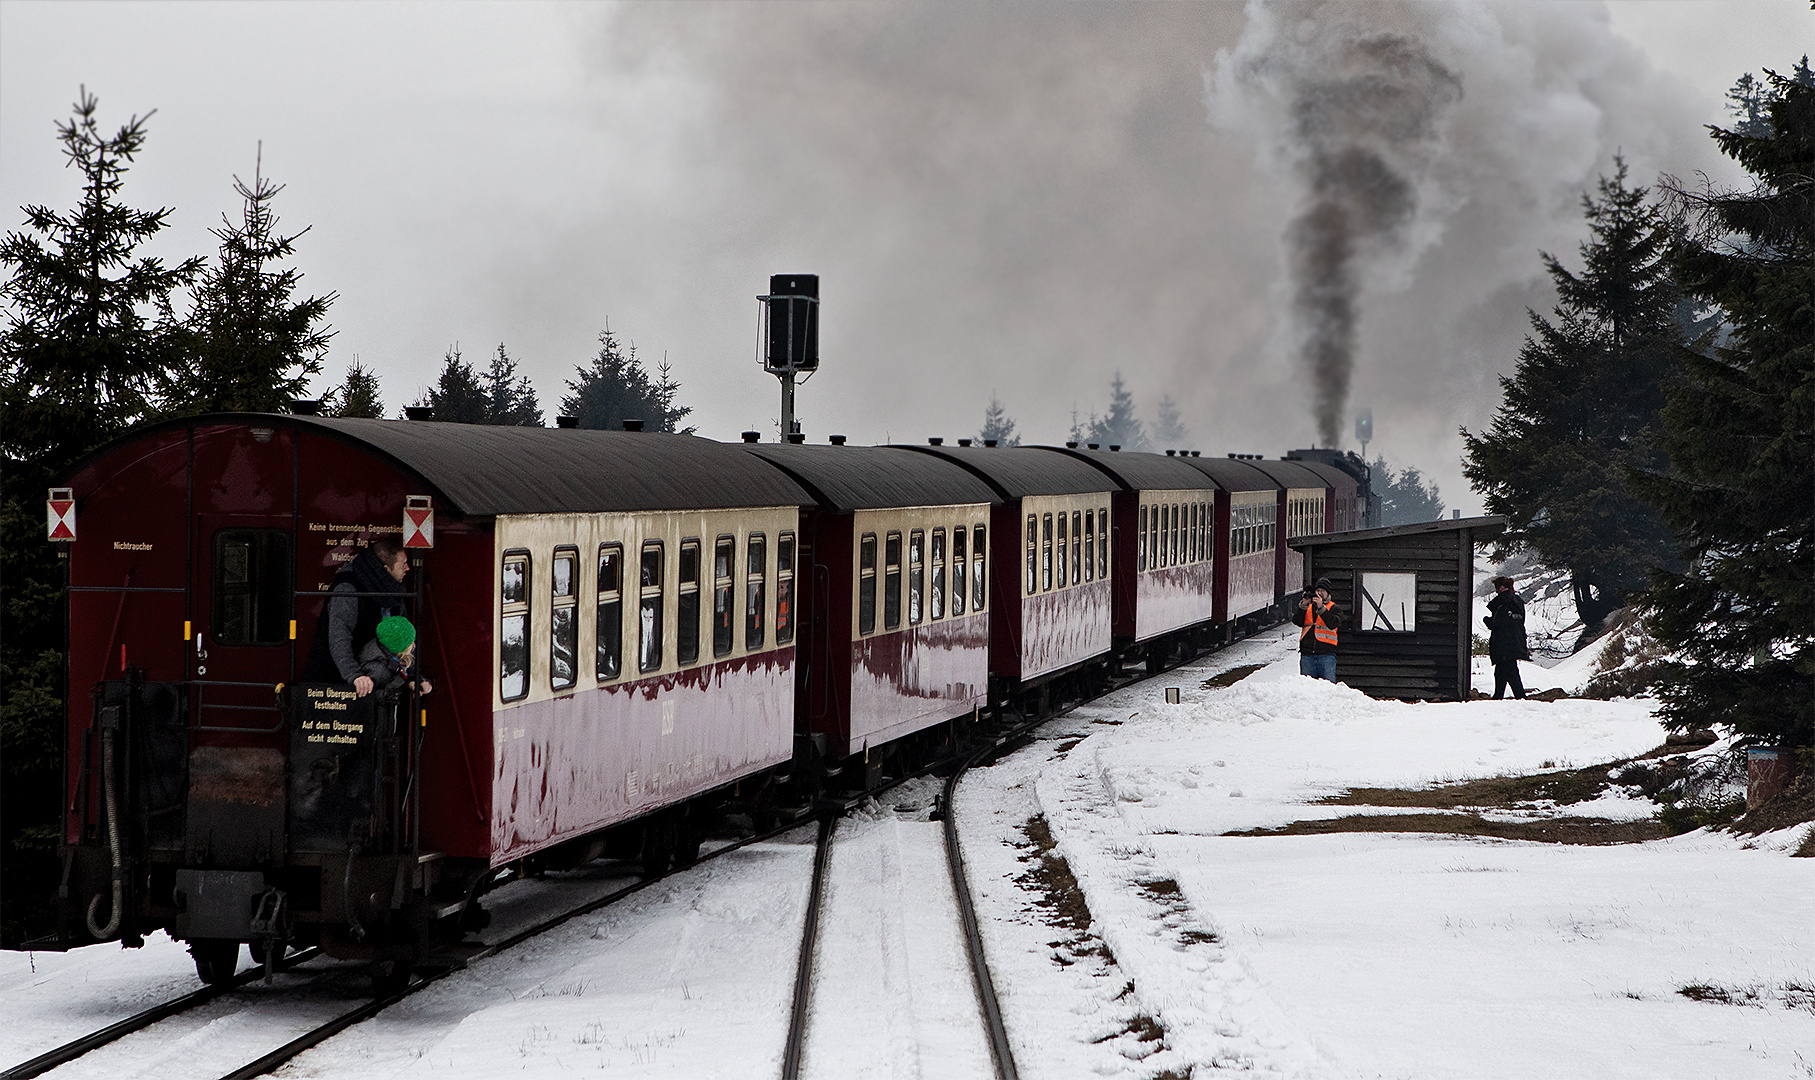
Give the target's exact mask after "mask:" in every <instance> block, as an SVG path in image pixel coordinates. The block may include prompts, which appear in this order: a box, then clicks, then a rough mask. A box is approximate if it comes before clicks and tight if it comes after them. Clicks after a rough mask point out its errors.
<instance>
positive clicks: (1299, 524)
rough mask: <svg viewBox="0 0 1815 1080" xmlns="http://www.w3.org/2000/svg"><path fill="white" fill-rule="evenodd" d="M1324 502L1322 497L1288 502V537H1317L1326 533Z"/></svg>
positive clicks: (1289, 500)
mask: <svg viewBox="0 0 1815 1080" xmlns="http://www.w3.org/2000/svg"><path fill="white" fill-rule="evenodd" d="M1323 515H1324V500H1323V499H1322V498H1321V497H1318V498H1308V499H1287V500H1286V535H1287V536H1289V537H1290V536H1315V535H1316V534H1318V533H1321V532H1323V531H1324V517H1323Z"/></svg>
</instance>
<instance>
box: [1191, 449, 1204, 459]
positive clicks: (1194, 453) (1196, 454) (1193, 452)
mask: <svg viewBox="0 0 1815 1080" xmlns="http://www.w3.org/2000/svg"><path fill="white" fill-rule="evenodd" d="M1191 456H1192V457H1202V456H1203V455H1202V454H1199V453H1198V452H1197V451H1196V450H1193V451H1191Z"/></svg>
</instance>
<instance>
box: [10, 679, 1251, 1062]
mask: <svg viewBox="0 0 1815 1080" xmlns="http://www.w3.org/2000/svg"><path fill="white" fill-rule="evenodd" d="M1211 651H1216V650H1206V651H1204V652H1198V651H1191V652H1189V653H1188V654H1187V655H1185V656H1183V657H1181V658H1179V659H1177V660H1176V661H1174V662H1172V663H1168V664H1166V665H1164V666H1163V667H1160V668H1158V669H1156V670H1149V671H1147V672H1145V673H1142V674H1139V675H1132V676H1118V677H1116V678H1113V679H1111V680H1110V683H1109V685H1108V686H1107V687H1106V688H1104V689H1102V690H1100V691H1098V692H1096V693H1093V694H1090V695H1089V696H1087V697H1084V698H1081V699H1078V700H1076V701H1074V702H1072V703H1071V704H1070V705H1067V706H1066V707H1064V708H1061V709H1058V710H1056V711H1055V712H1053V713H1051V714H1049V715H1045V716H1039V717H1034V718H1028V719H1023V720H1021V721H1020V722H1018V723H1016V724H1013V725H1011V726H1010V727H1007V728H1005V729H1002V730H1001V731H999V732H997V733H995V734H993V735H991V736H988V737H986V741H984V742H983V743H982V745H980V746H976V747H974V748H970V749H967V750H965V751H963V752H961V753H960V754H958V755H955V756H954V757H953V758H948V759H945V760H944V761H941V762H938V763H935V764H934V765H931V766H928V767H926V768H924V769H921V770H918V771H916V772H914V773H911V774H909V775H908V776H904V777H902V778H899V779H895V780H891V781H890V782H888V783H886V784H884V785H883V786H881V787H879V788H876V789H874V790H872V791H867V792H864V793H863V794H862V795H859V796H854V797H850V798H847V799H841V800H835V801H826V802H824V803H822V804H821V807H820V809H819V813H818V815H817V820H818V829H819V834H818V842H817V848H816V851H815V855H814V872H813V880H812V884H811V886H810V892H809V900H808V910H807V918H806V924H805V927H804V928H803V933H802V939H801V946H800V953H799V958H798V965H797V970H796V977H795V990H794V998H793V1006H792V1010H791V1014H790V1022H789V1031H788V1036H787V1043H786V1048H785V1052H784V1055H783V1069H782V1076H783V1078H784V1080H798V1078H799V1076H800V1069H801V1067H802V1064H803V1060H804V1058H803V1050H804V1046H805V1036H806V1031H807V1026H808V1018H809V1014H810V1010H811V1004H812V970H813V959H814V956H815V951H816V948H817V942H818V923H819V917H820V914H821V912H822V911H823V903H822V899H823V894H824V888H825V877H826V867H827V864H828V863H829V861H830V852H831V839H832V834H833V829H834V826H835V825H836V822H837V820H838V818H839V817H840V816H842V814H843V813H844V812H845V811H847V810H849V809H850V808H851V807H853V806H856V805H857V804H858V803H859V802H861V801H862V800H863V799H867V798H874V797H876V796H878V795H880V794H883V793H885V792H887V791H888V790H890V789H891V788H894V787H896V786H897V785H899V784H901V783H903V782H905V781H906V780H909V779H914V778H917V777H922V776H926V775H929V774H934V773H937V772H939V771H942V770H946V769H949V770H950V772H949V773H948V774H947V775H946V777H945V782H944V787H943V790H942V793H941V796H940V803H939V806H940V811H941V815H942V818H943V833H944V846H945V853H946V861H947V866H948V869H949V871H950V874H951V879H952V887H953V891H954V894H955V895H956V897H957V905H958V916H959V923H960V926H961V929H962V934H963V939H964V944H965V952H966V955H967V957H968V959H969V963H970V968H971V979H972V984H973V986H974V988H975V993H976V997H977V1007H978V1011H979V1014H980V1017H981V1019H982V1025H983V1029H984V1032H985V1035H986V1038H987V1041H988V1046H989V1052H990V1058H991V1061H992V1064H993V1066H994V1069H995V1075H996V1076H997V1078H998V1080H1017V1078H1018V1075H1019V1074H1018V1072H1017V1070H1016V1066H1015V1061H1014V1056H1013V1051H1012V1048H1011V1047H1010V1044H1009V1040H1008V1033H1007V1028H1006V1026H1005V1025H1004V1023H1003V1019H1002V1012H1001V1008H1000V1005H999V1003H998V1001H997V999H996V994H995V988H994V984H993V981H992V979H991V976H990V972H989V966H988V962H987V958H986V956H985V953H984V947H983V939H982V935H981V930H980V925H979V922H978V919H977V915H976V911H975V906H974V903H973V901H972V897H971V891H970V886H969V881H968V878H967V876H966V873H965V869H964V859H963V853H962V850H961V848H960V845H959V838H958V831H957V822H956V819H955V816H954V815H953V814H952V812H951V811H952V805H953V795H954V794H955V792H956V790H957V785H958V782H959V781H960V780H961V779H962V777H963V775H964V773H965V772H966V771H967V770H969V769H970V768H972V767H974V766H976V765H978V764H981V763H983V762H986V761H989V760H992V759H994V758H996V757H1000V756H1002V755H1004V754H1006V753H1009V752H1011V751H1013V750H1015V749H1018V748H1020V747H1021V746H1023V745H1025V744H1026V743H1027V742H1028V741H1029V740H1030V739H1031V738H1032V736H1033V733H1034V732H1035V731H1036V730H1037V729H1038V728H1039V727H1040V726H1042V725H1043V724H1045V723H1047V722H1049V721H1051V720H1055V719H1058V718H1059V717H1062V716H1065V715H1066V714H1068V713H1070V712H1071V711H1072V710H1074V709H1076V708H1077V707H1079V706H1080V705H1084V704H1088V703H1089V702H1091V701H1095V700H1097V699H1098V698H1100V697H1102V696H1104V695H1106V694H1109V693H1113V692H1114V691H1116V690H1120V689H1122V688H1123V687H1126V686H1130V685H1133V684H1134V683H1137V682H1142V681H1145V680H1146V679H1150V678H1153V677H1155V676H1157V675H1159V674H1162V673H1164V672H1165V671H1169V670H1171V669H1172V668H1174V667H1178V666H1181V665H1183V664H1186V663H1190V662H1192V661H1193V660H1196V659H1198V658H1200V657H1202V656H1203V655H1206V653H1207V652H1211ZM803 824H805V822H804V821H802V820H795V821H790V822H787V823H785V824H782V825H778V826H776V827H775V828H772V829H768V830H765V831H763V832H759V833H757V834H755V835H752V836H749V837H745V838H742V839H739V840H736V841H733V842H731V843H728V844H725V845H724V846H722V847H718V848H715V849H713V850H711V851H708V852H704V853H702V854H701V855H700V858H699V860H698V861H699V862H705V861H707V860H708V859H713V858H717V857H719V856H721V855H725V854H729V853H730V852H732V851H735V850H737V849H739V848H742V847H746V846H748V845H750V844H755V843H760V842H762V841H766V840H770V839H774V838H775V837H778V836H781V835H782V834H784V833H788V832H791V831H793V830H795V829H798V828H801V827H802V826H803ZM694 865H697V863H695V864H694ZM684 869H687V868H677V869H675V870H672V871H669V872H668V873H665V874H662V875H659V876H655V877H649V878H644V879H642V880H639V881H636V882H634V883H632V884H629V885H626V886H623V887H621V888H617V889H614V890H611V891H609V892H607V893H605V894H604V895H602V896H598V897H596V898H594V899H591V900H588V901H586V902H584V903H582V904H579V905H577V906H574V907H572V908H569V909H567V910H564V911H562V912H560V913H558V914H556V915H554V916H552V917H549V918H545V919H543V920H541V921H538V922H536V923H534V924H533V925H530V926H528V927H525V928H523V929H521V930H518V931H516V932H515V933H512V934H510V935H508V936H506V937H504V938H502V939H500V940H498V941H495V942H492V943H489V944H486V945H484V946H482V947H480V948H478V949H476V950H471V951H468V952H465V953H464V954H463V955H462V956H461V957H460V958H459V960H458V962H453V963H448V964H445V965H442V966H438V967H435V968H432V969H431V970H430V971H429V972H428V973H427V974H423V975H419V976H418V977H417V978H416V979H415V980H414V981H412V982H411V983H410V984H409V985H407V986H405V987H404V988H403V989H402V990H399V991H397V992H395V993H392V994H389V995H385V996H381V997H378V998H375V999H372V1000H369V1001H365V1002H362V1003H361V1004H359V1005H358V1006H356V1007H354V1008H351V1009H348V1010H346V1011H344V1012H342V1013H340V1014H339V1015H337V1016H335V1017H333V1018H332V1019H330V1020H328V1021H326V1022H325V1023H322V1024H319V1025H317V1026H316V1027H314V1028H312V1029H310V1030H309V1031H307V1032H304V1033H303V1034H301V1035H298V1036H296V1037H295V1038H293V1039H291V1040H289V1041H288V1042H286V1043H284V1044H283V1045H281V1046H279V1047H277V1048H276V1049H273V1050H271V1051H270V1052H269V1053H266V1054H264V1055H262V1056H261V1057H259V1058H257V1059H256V1060H254V1061H251V1062H249V1063H247V1064H246V1065H243V1066H241V1067H239V1068H237V1069H234V1070H232V1071H230V1072H228V1073H225V1074H224V1075H223V1076H222V1078H221V1080H252V1078H254V1077H260V1076H264V1075H267V1074H268V1073H270V1072H272V1071H273V1070H275V1069H277V1068H279V1067H280V1066H282V1065H283V1064H284V1063H285V1062H288V1061H290V1060H291V1059H293V1058H295V1057H297V1056H298V1055H300V1054H302V1053H304V1052H305V1051H307V1050H309V1049H311V1048H313V1047H315V1046H318V1045H320V1044H321V1043H323V1042H326V1041H327V1040H328V1039H331V1038H333V1037H334V1036H335V1035H338V1034H339V1033H341V1032H342V1031H345V1030H347V1029H348V1028H350V1027H353V1026H354V1025H356V1024H359V1023H362V1022H363V1021H365V1020H368V1019H371V1018H372V1017H374V1016H377V1015H378V1014H379V1013H381V1012H383V1011H384V1010H386V1009H388V1008H390V1007H391V1006H393V1005H395V1004H397V1003H398V1002H400V1001H402V1000H404V999H405V998H408V997H412V996H414V995H415V994H417V993H420V992H421V991H423V990H426V989H428V988H429V987H430V986H433V985H435V984H436V983H438V982H439V981H440V980H442V979H444V978H446V977H447V976H449V975H452V974H454V973H455V972H456V971H459V970H462V969H463V968H465V967H466V966H468V965H470V964H472V963H474V962H477V961H479V960H483V959H485V958H487V957H491V956H495V955H497V954H499V953H502V952H505V951H506V950H509V949H511V948H513V947H515V946H517V945H519V944H522V943H523V942H525V941H528V940H530V939H532V938H535V937H538V936H540V935H542V934H545V933H547V932H549V931H550V930H553V929H555V928H556V927H559V926H561V925H563V924H565V923H567V922H570V921H572V920H573V919H576V918H579V917H581V916H584V915H587V914H590V913H592V912H595V911H598V910H600V909H602V908H605V907H607V906H609V905H611V904H614V903H617V902H618V901H620V900H623V899H625V898H626V897H629V896H632V895H634V894H636V893H638V892H641V891H642V890H643V889H646V888H648V887H650V886H652V885H655V884H657V883H658V882H661V881H663V880H665V879H666V878H668V877H669V876H671V875H673V874H676V873H681V872H683V870H684ZM318 953H319V950H318V949H306V950H302V951H300V952H297V953H295V954H292V955H291V956H288V957H285V958H284V959H283V960H281V961H279V962H278V964H277V967H278V969H279V970H288V969H292V968H295V967H296V966H298V965H300V964H302V963H305V962H307V961H308V960H310V959H313V958H314V957H315V956H316V955H317V954H318ZM263 974H264V969H263V968H262V967H255V968H250V969H248V970H246V971H243V972H240V973H239V974H237V975H235V976H234V978H233V980H232V981H231V982H229V983H226V984H223V985H220V986H209V987H203V988H201V989H199V990H196V991H194V992H192V993H189V994H185V995H183V996H181V997H178V998H174V999H172V1000H170V1001H167V1002H164V1003H162V1004H160V1005H156V1006H153V1007H152V1008H149V1009H146V1010H143V1011H142V1012H139V1013H136V1014H134V1015H133V1016H130V1017H127V1018H126V1019H124V1020H120V1021H117V1022H115V1023H113V1024H110V1025H108V1026H107V1027H104V1028H101V1029H99V1030H96V1031H94V1032H91V1033H89V1034H87V1035H84V1036H82V1037H81V1038H78V1039H74V1040H71V1041H70V1042H68V1043H65V1044H63V1045H62V1046H59V1047H56V1048H55V1049H52V1050H49V1051H46V1052H44V1053H42V1054H39V1055H38V1056H37V1057H34V1058H32V1059H30V1060H28V1061H24V1062H21V1063H19V1064H18V1065H14V1066H12V1067H11V1068H8V1069H6V1070H5V1071H4V1072H0V1080H28V1078H31V1077H36V1076H40V1075H42V1074H44V1073H46V1072H48V1071H50V1070H52V1069H55V1068H58V1067H60V1066H62V1065H65V1064H67V1063H69V1062H71V1061H74V1060H76V1059H77V1058H79V1057H81V1056H82V1055H84V1054H87V1053H89V1052H90V1051H92V1050H95V1049H98V1048H99V1047H102V1046H105V1045H108V1044H109V1043H112V1042H114V1041H116V1040H118V1039H121V1038H123V1037H125V1036H128V1035H131V1034H133V1033H135V1032H139V1031H143V1030H145V1029H147V1028H149V1027H151V1026H153V1025H155V1024H157V1023H159V1022H161V1021H163V1020H166V1019H169V1018H171V1017H174V1016H178V1015H180V1014H182V1013H184V1012H188V1011H190V1010H192V1009H194V1008H196V1007H198V1006H201V1005H203V1004H206V1003H207V1002H210V1001H213V1000H215V999H217V998H219V997H221V996H223V995H225V994H228V993H231V992H232V991H233V990H235V989H237V988H239V987H242V986H245V985H247V984H248V983H251V982H253V981H256V980H257V979H259V978H262V977H263Z"/></svg>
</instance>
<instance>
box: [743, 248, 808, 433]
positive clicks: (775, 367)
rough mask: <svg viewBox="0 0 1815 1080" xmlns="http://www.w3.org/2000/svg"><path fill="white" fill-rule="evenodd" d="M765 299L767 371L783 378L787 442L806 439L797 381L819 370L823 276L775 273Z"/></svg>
mask: <svg viewBox="0 0 1815 1080" xmlns="http://www.w3.org/2000/svg"><path fill="white" fill-rule="evenodd" d="M757 300H759V301H761V302H762V361H763V370H764V371H767V372H768V373H769V374H771V375H774V376H775V377H776V378H778V379H780V380H781V431H782V441H783V442H802V441H804V438H805V437H804V436H803V435H802V434H801V432H800V422H799V421H798V420H796V419H794V381H795V376H796V375H799V376H801V379H800V381H801V382H803V383H804V382H806V381H807V379H808V378H811V377H812V375H813V373H814V372H815V371H818V370H819V275H818V274H775V275H773V276H771V277H770V278H769V295H767V296H759V297H757Z"/></svg>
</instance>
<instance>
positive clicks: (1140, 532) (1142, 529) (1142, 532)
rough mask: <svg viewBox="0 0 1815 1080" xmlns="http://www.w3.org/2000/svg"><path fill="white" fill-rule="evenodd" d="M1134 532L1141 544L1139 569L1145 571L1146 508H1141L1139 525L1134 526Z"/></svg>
mask: <svg viewBox="0 0 1815 1080" xmlns="http://www.w3.org/2000/svg"><path fill="white" fill-rule="evenodd" d="M1134 531H1135V535H1136V536H1138V537H1140V542H1141V561H1140V567H1139V568H1140V569H1142V570H1145V569H1147V508H1146V507H1145V506H1143V507H1141V513H1140V523H1139V524H1138V525H1136V526H1135V530H1134Z"/></svg>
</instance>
